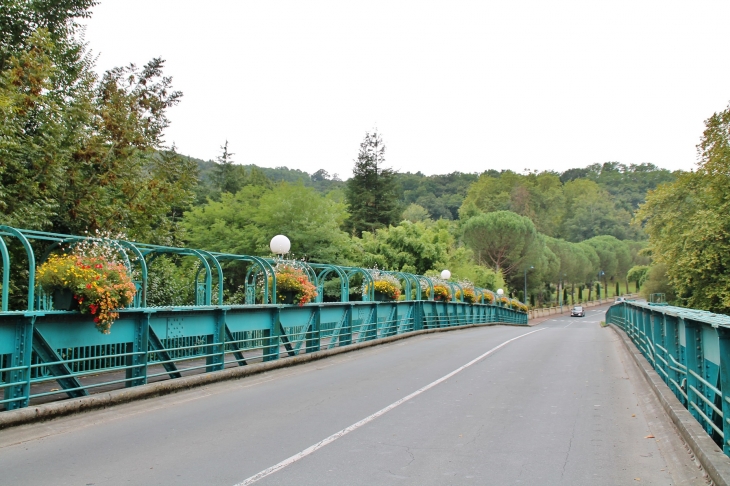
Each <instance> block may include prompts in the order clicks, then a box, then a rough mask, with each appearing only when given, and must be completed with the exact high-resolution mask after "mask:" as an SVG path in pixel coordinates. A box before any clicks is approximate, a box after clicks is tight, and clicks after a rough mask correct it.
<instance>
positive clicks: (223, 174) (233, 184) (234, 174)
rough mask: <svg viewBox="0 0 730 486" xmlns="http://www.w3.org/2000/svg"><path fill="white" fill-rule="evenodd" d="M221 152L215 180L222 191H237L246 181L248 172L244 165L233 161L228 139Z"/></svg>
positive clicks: (233, 192) (214, 176)
mask: <svg viewBox="0 0 730 486" xmlns="http://www.w3.org/2000/svg"><path fill="white" fill-rule="evenodd" d="M221 150H222V152H221V154H220V155H219V156H218V158H217V159H216V161H217V162H218V165H216V167H215V172H214V173H213V182H214V183H215V185H216V188H217V189H218V190H219V191H220V192H229V193H231V194H235V193H237V192H238V191H239V190H240V189H241V187H243V185H244V184H245V183H246V172H245V171H244V169H243V167H241V166H240V165H236V164H234V162H233V156H234V155H235V154H234V153H232V152H229V151H228V140H226V143H225V144H223V146H221Z"/></svg>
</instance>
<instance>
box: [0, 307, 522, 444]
mask: <svg viewBox="0 0 730 486" xmlns="http://www.w3.org/2000/svg"><path fill="white" fill-rule="evenodd" d="M498 325H502V326H504V325H507V326H510V325H512V326H519V327H527V326H526V325H524V324H509V323H504V322H492V323H488V324H467V325H464V326H454V327H445V328H439V329H423V330H420V331H412V332H408V333H405V334H398V335H396V336H389V337H386V338H382V339H376V340H373V341H366V342H363V343H356V344H351V345H349V346H345V347H342V348H334V349H327V350H324V351H316V352H314V353H308V354H301V355H298V356H292V357H287V358H283V359H278V360H276V361H267V362H263V363H255V364H250V365H246V366H241V367H236V368H228V369H225V370H221V371H215V372H212V373H202V374H199V375H193V376H184V377H182V378H177V379H171V380H166V381H159V382H156V383H151V384H149V385H142V386H137V387H134V388H124V389H122V390H114V391H111V392H106V393H99V394H96V395H91V396H87V397H81V398H72V399H68V400H61V401H57V402H51V403H44V404H42V405H37V406H30V407H26V408H21V409H18V410H9V411H5V412H0V430H2V429H6V428H9V427H15V426H18V425H23V424H27V423H31V422H43V421H46V420H51V419H54V418H57V417H64V416H67V415H73V414H77V413H82V412H86V411H90V410H97V409H101V408H108V407H112V406H115V405H119V404H122V403H127V402H131V401H133V400H144V399H147V398H154V397H158V396H162V395H169V394H171V393H177V392H179V391H184V390H189V389H191V388H196V387H200V386H205V385H210V384H212V383H217V382H220V381H226V380H236V379H240V378H245V377H247V376H251V375H256V374H259V373H264V372H266V371H271V370H276V369H280V368H287V367H289V366H295V365H298V364H303V363H309V362H311V361H317V360H320V359H324V358H327V357H329V356H334V355H337V354H343V353H349V352H351V351H357V350H359V349H364V348H369V347H373V346H379V345H381V344H387V343H392V342H393V341H400V340H401V339H407V338H410V337H413V336H420V335H422V334H432V333H436V332H448V331H456V330H459V329H469V328H472V327H486V326H498Z"/></svg>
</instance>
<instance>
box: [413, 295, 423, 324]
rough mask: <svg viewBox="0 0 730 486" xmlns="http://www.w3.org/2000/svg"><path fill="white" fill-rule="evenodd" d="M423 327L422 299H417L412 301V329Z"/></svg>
mask: <svg viewBox="0 0 730 486" xmlns="http://www.w3.org/2000/svg"><path fill="white" fill-rule="evenodd" d="M421 329H423V301H422V300H417V301H416V302H414V303H413V330H414V331H420V330H421Z"/></svg>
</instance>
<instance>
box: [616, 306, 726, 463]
mask: <svg viewBox="0 0 730 486" xmlns="http://www.w3.org/2000/svg"><path fill="white" fill-rule="evenodd" d="M606 322H609V323H612V324H616V325H617V326H619V327H621V328H622V329H623V330H624V331H625V332H626V334H627V335H628V336H629V337H630V338H631V340H632V341H633V342H634V344H635V345H636V347H637V348H638V349H639V350H640V351H641V353H642V354H643V355H644V357H646V359H647V360H648V361H649V362H650V363H651V364H652V365H653V367H654V369H655V370H656V371H657V373H658V374H659V376H660V377H661V378H662V380H664V382H665V383H666V384H667V386H668V387H669V388H670V389H671V390H672V392H673V393H674V394H675V395H676V396H677V398H678V399H679V401H680V402H682V404H683V405H684V406H685V407H686V408H687V409H688V410H689V412H690V413H691V414H692V416H693V417H694V418H695V419H697V421H698V422H699V423H700V424H701V425H702V426H703V427H704V429H705V431H706V432H707V433H708V434H709V435H710V436H711V437H712V438H713V439H714V440H715V442H716V443H717V444H718V445H722V448H723V452H724V453H725V454H727V455H730V316H726V315H722V314H714V313H711V312H706V311H698V310H693V309H686V308H683V307H673V306H668V305H666V304H664V303H661V304H652V303H639V302H631V301H629V302H624V303H620V304H616V305H613V306H611V307H610V308H609V309H608V311H607V312H606ZM723 390H724V392H726V393H724V392H723Z"/></svg>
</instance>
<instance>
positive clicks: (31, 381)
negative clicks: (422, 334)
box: [0, 226, 527, 410]
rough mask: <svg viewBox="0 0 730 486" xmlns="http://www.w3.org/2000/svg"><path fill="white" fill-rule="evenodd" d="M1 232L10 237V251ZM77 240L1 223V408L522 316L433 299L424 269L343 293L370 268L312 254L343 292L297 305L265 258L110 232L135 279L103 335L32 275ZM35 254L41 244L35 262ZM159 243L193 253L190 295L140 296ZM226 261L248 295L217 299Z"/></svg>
mask: <svg viewBox="0 0 730 486" xmlns="http://www.w3.org/2000/svg"><path fill="white" fill-rule="evenodd" d="M6 238H9V239H13V238H14V239H16V240H17V241H16V244H17V247H18V248H16V251H15V252H14V253H13V252H12V251H10V250H9V249H8V248H9V245H8V244H7V243H8V242H7V241H5V239H6ZM84 239H85V238H84V237H79V236H70V235H60V234H49V233H41V232H34V231H27V230H18V229H15V228H9V227H6V226H0V254H1V256H2V259H3V260H2V261H3V294H2V311H0V409H5V410H13V409H17V408H22V407H27V406H28V405H29V404H31V402H33V403H39V402H43V401H50V400H53V399H60V398H64V397H81V396H85V395H89V394H92V393H95V392H99V391H106V390H110V389H115V388H121V387H133V386H139V385H144V384H146V383H151V382H154V381H158V380H163V379H174V378H180V377H182V376H186V375H190V374H196V373H206V372H215V371H219V370H222V369H224V368H226V367H235V366H246V365H248V364H250V363H252V362H259V361H271V360H277V359H280V358H285V357H289V356H296V355H299V354H303V353H311V352H315V351H319V350H322V349H332V348H335V347H342V346H348V345H351V344H354V343H360V342H365V341H371V340H376V339H382V338H386V337H389V336H394V335H399V334H405V333H409V332H413V331H418V330H422V329H435V328H444V327H452V326H464V325H470V324H481V323H507V324H517V325H526V324H527V314H525V313H524V312H521V311H518V310H514V309H512V308H509V307H502V306H499V305H487V304H484V303H481V302H482V301H483V300H482V301H480V302H478V303H475V304H469V303H466V302H463V301H461V300H457V299H456V298H455V295H454V293H453V292H452V299H451V301H449V302H444V301H435V300H433V282H432V281H431V279H429V278H428V277H424V276H421V275H411V274H406V273H400V272H393V275H394V276H396V277H397V278H399V279H401V281H402V282H403V287H404V289H406V290H407V292H406V293H405V294H404V295H405V296H406V298H407V299H409V300H402V301H394V302H374V301H373V296H372V295H364V296H362V299H363V300H362V301H352V302H351V301H349V300H348V299H349V294H350V292H349V286H350V280H351V279H352V278H353V277H355V276H358V275H360V276H362V278H367V276H368V275H369V274H368V273H367V271H366V270H364V269H359V268H350V267H338V266H335V265H324V264H316V265H315V264H312V265H309V267H308V269H307V271H308V273H309V275H310V278H311V279H313V281H314V283H315V284H316V285H317V286H318V288H320V289H321V288H322V287H323V285H324V280H325V279H326V278H339V279H340V302H322V301H321V294H320V297H319V301H318V302H314V303H311V304H306V305H304V306H297V305H281V304H275V303H274V301H275V298H274V295H276V276H275V274H274V271H273V268H274V267H273V265H274V264H275V262H274V261H273V260H270V259H267V258H260V257H253V256H246V255H229V254H219V253H211V252H206V251H203V250H194V249H186V248H171V247H162V246H155V245H146V244H141V243H135V242H129V241H119V240H115V241H114V242H113V244H114V246H115V247H116V248H118V249H119V251H120V252H123V253H124V258H123V260H124V261H125V262H126V265H127V267H128V270H129V272H130V273H131V274H132V275H134V276H135V278H136V279H137V281H136V285H137V287H138V289H139V296H138V298H137V299H135V302H134V303H133V304H132V305H131V306H130V307H129V308H126V309H122V310H120V312H119V313H120V316H119V318H118V319H117V320H116V321H115V322H114V325H113V326H112V329H111V333H110V334H101V333H100V332H98V331H97V330H96V328H95V326H94V324H93V321H92V319H91V318H90V316H89V315H87V314H80V313H79V312H75V311H59V310H55V309H53V306H52V302H51V300H50V299H49V298H48V297H47V296H44V295H43V294H42V292H38V291H37V290H38V289H36V288H35V285H34V281H35V268H36V266H37V265H39V264H40V263H42V260H43V259H45V258H47V256H48V255H50V253H51V252H52V251H54V250H56V249H57V248H59V247H60V246H62V245H68V244H69V243H71V244H73V243H74V242H78V241H81V240H84ZM18 249H22V250H23V251H24V255H25V259H24V261H23V263H22V266H23V268H24V269H25V270H26V271H25V273H24V275H25V278H26V281H25V283H26V284H27V286H28V290H27V299H26V300H23V301H21V304H20V306H21V307H22V309H17V310H9V301H8V292H7V290H8V289H9V288H10V284H11V280H10V278H11V275H10V271H9V269H10V268H11V264H12V263H13V262H12V260H11V255H15V256H16V258H18V257H17V255H18V254H20V255H22V254H23V251H18ZM36 254H39V255H43V256H42V257H41V259H39V261H36V257H35V255H36ZM161 254H176V255H181V256H184V257H190V258H196V259H197V260H198V261H199V262H200V266H199V267H198V268H199V272H198V274H197V275H196V276H195V281H194V282H193V283H192V284H193V285H195V289H196V296H197V297H196V302H195V304H194V305H187V306H164V307H150V306H148V305H147V295H146V294H147V289H148V287H147V270H148V268H149V267H150V265H153V264H154V260H155V259H156V258H157V257H158V256H159V255H161ZM230 261H237V262H241V264H244V265H247V267H246V268H247V270H246V272H244V275H245V282H243V284H244V285H245V286H246V296H247V300H246V304H243V305H224V304H223V292H222V285H220V282H222V281H223V280H224V277H225V275H224V268H225V266H224V265H223V264H222V263H223V262H230ZM239 274H240V273H239ZM21 275H23V274H21ZM16 278H17V277H16ZM268 278H271V279H272V281H273V285H272V289H273V290H272V292H270V293H267V289H266V287H267V286H266V285H264V287H265V288H264V289H263V290H262V291H260V292H259V293H258V294H257V292H256V291H255V290H254V286H255V285H256V282H257V281H262V280H263V281H268ZM371 287H372V286H371ZM214 290H215V291H214ZM476 290H477V291H479V292H481V291H482V289H476ZM478 295H481V293H480V294H478Z"/></svg>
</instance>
